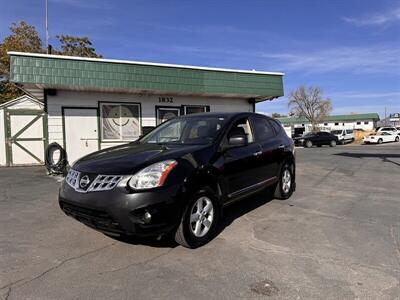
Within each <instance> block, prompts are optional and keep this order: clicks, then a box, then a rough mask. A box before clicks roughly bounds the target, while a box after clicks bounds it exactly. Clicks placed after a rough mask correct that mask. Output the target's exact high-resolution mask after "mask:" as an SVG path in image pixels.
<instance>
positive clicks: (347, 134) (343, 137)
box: [331, 129, 354, 145]
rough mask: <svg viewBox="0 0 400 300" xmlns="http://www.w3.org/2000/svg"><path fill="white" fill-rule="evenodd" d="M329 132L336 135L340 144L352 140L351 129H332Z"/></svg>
mask: <svg viewBox="0 0 400 300" xmlns="http://www.w3.org/2000/svg"><path fill="white" fill-rule="evenodd" d="M331 133H332V134H334V135H336V136H337V138H338V140H339V143H340V144H342V145H344V144H346V143H352V142H354V131H353V129H339V130H332V131H331Z"/></svg>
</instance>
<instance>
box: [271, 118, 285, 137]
mask: <svg viewBox="0 0 400 300" xmlns="http://www.w3.org/2000/svg"><path fill="white" fill-rule="evenodd" d="M269 122H270V123H271V126H272V128H273V129H274V131H275V133H276V134H279V132H281V131H282V129H283V128H282V124H280V123H279V122H278V121H275V120H269Z"/></svg>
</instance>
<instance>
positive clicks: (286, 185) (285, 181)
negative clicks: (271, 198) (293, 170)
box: [282, 169, 292, 194]
mask: <svg viewBox="0 0 400 300" xmlns="http://www.w3.org/2000/svg"><path fill="white" fill-rule="evenodd" d="M291 185H292V176H291V175H290V171H289V170H288V169H286V170H284V171H283V174H282V190H283V192H284V193H285V194H287V193H289V192H290V187H291Z"/></svg>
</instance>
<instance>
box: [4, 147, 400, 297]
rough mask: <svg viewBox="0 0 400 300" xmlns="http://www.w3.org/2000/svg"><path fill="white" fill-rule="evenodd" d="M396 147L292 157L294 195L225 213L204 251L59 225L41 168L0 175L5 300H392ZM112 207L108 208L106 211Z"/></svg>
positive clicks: (399, 273)
mask: <svg viewBox="0 0 400 300" xmlns="http://www.w3.org/2000/svg"><path fill="white" fill-rule="evenodd" d="M399 182H400V144H398V143H397V144H384V145H370V146H357V145H356V146H351V145H347V146H338V147H336V148H326V147H323V148H311V149H302V148H300V149H297V191H296V192H295V194H294V195H293V197H292V198H290V199H289V200H285V201H279V200H271V199H269V198H268V196H267V194H260V195H257V196H255V197H253V198H252V199H246V200H243V201H241V202H239V203H236V204H234V205H232V206H231V207H229V208H228V209H226V211H225V223H226V224H225V226H224V228H222V229H221V232H220V234H219V235H218V236H217V237H216V238H215V239H214V240H213V241H212V242H211V243H209V244H207V245H206V246H204V247H202V248H199V249H196V250H189V249H186V248H183V247H180V246H176V245H174V244H172V243H168V242H157V241H152V240H124V241H120V240H116V239H112V238H110V237H107V236H105V235H103V234H101V233H98V232H96V231H94V230H92V229H89V228H87V227H85V226H84V225H82V224H80V223H78V222H76V221H75V220H73V219H71V218H69V217H66V216H65V215H64V214H63V213H62V212H61V210H60V209H59V207H58V203H57V189H58V186H59V183H58V182H57V181H56V180H55V179H54V178H50V177H47V176H46V175H45V170H44V168H41V167H30V168H10V169H9V168H1V169H0V211H1V218H0V297H2V298H3V299H26V298H27V299H78V298H79V299H89V298H90V299H121V298H123V299H198V298H209V299H232V298H246V299H249V298H265V297H267V298H269V299H282V298H284V299H321V298H323V299H353V298H360V299H399V295H400V283H399V280H400V189H399ZM110 200H111V199H110Z"/></svg>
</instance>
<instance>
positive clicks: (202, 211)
mask: <svg viewBox="0 0 400 300" xmlns="http://www.w3.org/2000/svg"><path fill="white" fill-rule="evenodd" d="M220 211H221V210H220V204H219V203H218V201H217V198H216V197H215V194H214V192H213V191H212V189H210V188H209V187H203V188H201V189H199V191H198V192H197V193H195V195H194V196H193V197H192V199H191V200H190V201H189V204H188V206H187V208H186V210H185V212H184V214H183V216H182V219H181V223H180V224H179V227H178V229H177V231H176V233H175V241H176V242H177V243H178V244H180V245H182V246H184V247H187V248H197V247H200V246H202V245H204V244H206V243H208V242H209V241H210V240H211V239H212V238H213V237H214V234H215V233H216V231H217V227H218V222H219V218H220Z"/></svg>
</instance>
